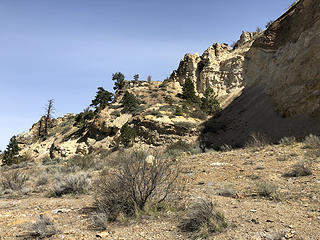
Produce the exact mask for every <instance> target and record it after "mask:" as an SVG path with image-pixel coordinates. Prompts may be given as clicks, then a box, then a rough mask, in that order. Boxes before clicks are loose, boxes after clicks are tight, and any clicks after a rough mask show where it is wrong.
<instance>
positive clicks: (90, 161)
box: [67, 154, 96, 169]
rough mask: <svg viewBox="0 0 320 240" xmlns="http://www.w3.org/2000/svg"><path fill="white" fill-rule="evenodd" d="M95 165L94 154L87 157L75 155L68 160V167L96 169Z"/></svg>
mask: <svg viewBox="0 0 320 240" xmlns="http://www.w3.org/2000/svg"><path fill="white" fill-rule="evenodd" d="M95 165H96V161H95V158H94V155H93V154H88V155H85V156H82V155H74V156H73V157H71V158H70V159H68V162H67V166H68V167H79V168H80V169H90V168H94V167H95Z"/></svg>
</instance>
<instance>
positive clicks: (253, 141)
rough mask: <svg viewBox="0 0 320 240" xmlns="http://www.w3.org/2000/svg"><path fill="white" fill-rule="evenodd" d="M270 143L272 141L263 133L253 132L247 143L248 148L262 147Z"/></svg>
mask: <svg viewBox="0 0 320 240" xmlns="http://www.w3.org/2000/svg"><path fill="white" fill-rule="evenodd" d="M268 145H270V142H269V141H268V140H267V138H266V137H265V136H264V135H263V134H262V133H255V132H254V133H252V134H251V135H250V140H249V141H248V142H247V143H246V145H245V146H246V147H247V148H262V147H265V146H268Z"/></svg>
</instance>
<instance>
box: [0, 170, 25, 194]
mask: <svg viewBox="0 0 320 240" xmlns="http://www.w3.org/2000/svg"><path fill="white" fill-rule="evenodd" d="M28 179H29V177H28V176H27V175H26V174H25V173H23V172H22V171H20V170H13V171H8V172H3V173H2V176H1V180H0V185H1V187H2V189H4V190H7V189H9V190H13V191H17V190H21V189H22V187H23V186H24V184H25V183H26V181H27V180H28Z"/></svg>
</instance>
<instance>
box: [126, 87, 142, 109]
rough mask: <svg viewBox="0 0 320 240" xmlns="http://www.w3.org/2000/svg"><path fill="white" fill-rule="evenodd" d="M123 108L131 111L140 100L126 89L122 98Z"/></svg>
mask: <svg viewBox="0 0 320 240" xmlns="http://www.w3.org/2000/svg"><path fill="white" fill-rule="evenodd" d="M122 103H123V108H124V110H125V111H126V112H132V111H134V110H136V109H137V107H138V106H139V104H140V101H139V100H138V99H137V98H136V96H135V95H134V94H133V93H130V92H128V91H126V92H125V93H124V95H123V98H122Z"/></svg>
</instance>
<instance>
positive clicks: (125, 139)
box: [120, 123, 137, 147]
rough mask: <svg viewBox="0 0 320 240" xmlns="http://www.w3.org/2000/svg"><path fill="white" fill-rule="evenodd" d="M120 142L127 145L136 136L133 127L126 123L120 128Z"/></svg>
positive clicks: (129, 144) (130, 143)
mask: <svg viewBox="0 0 320 240" xmlns="http://www.w3.org/2000/svg"><path fill="white" fill-rule="evenodd" d="M120 133H121V134H120V142H121V143H122V144H123V145H124V146H125V147H129V146H131V145H132V143H133V142H134V140H135V138H136V137H137V132H136V130H135V129H134V128H133V127H130V125H129V124H128V123H126V124H124V125H123V126H122V128H121V129H120Z"/></svg>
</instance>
